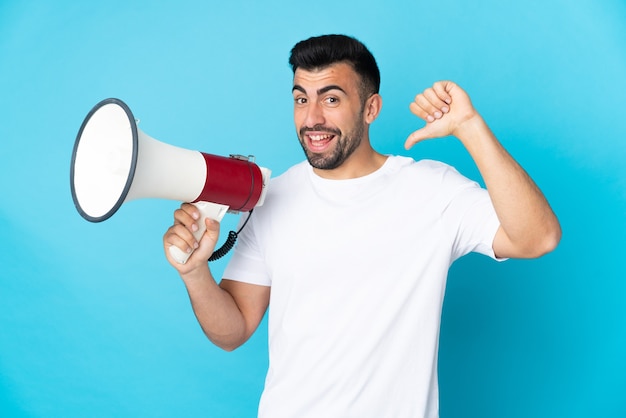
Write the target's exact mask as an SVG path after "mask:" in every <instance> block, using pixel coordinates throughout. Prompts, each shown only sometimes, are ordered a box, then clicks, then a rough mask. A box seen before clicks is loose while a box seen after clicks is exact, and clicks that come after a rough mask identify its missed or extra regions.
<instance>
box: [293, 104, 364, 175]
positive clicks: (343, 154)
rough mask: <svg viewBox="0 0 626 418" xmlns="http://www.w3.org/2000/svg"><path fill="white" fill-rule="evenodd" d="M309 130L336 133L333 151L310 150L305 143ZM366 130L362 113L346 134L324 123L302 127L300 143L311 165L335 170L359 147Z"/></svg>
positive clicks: (321, 168)
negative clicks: (317, 151) (323, 124)
mask: <svg viewBox="0 0 626 418" xmlns="http://www.w3.org/2000/svg"><path fill="white" fill-rule="evenodd" d="M308 131H324V132H328V133H331V134H333V135H335V138H334V141H336V144H335V147H334V148H333V149H332V150H331V151H328V152H326V153H323V154H321V153H316V152H312V151H310V150H309V149H308V148H307V147H306V145H305V143H306V138H305V136H306V133H307V132H308ZM364 131H365V124H364V123H363V115H362V114H361V115H359V118H358V120H357V121H356V124H355V126H354V129H352V130H351V131H350V132H348V133H347V134H346V135H344V134H343V133H342V132H341V130H339V129H335V128H328V127H324V126H322V125H316V126H313V127H311V128H308V127H303V128H300V132H299V134H300V135H299V139H300V145H301V146H302V149H303V150H304V154H305V155H306V158H307V160H308V161H309V164H311V166H313V167H314V168H317V169H320V170H333V169H335V168H338V167H340V166H341V165H342V164H343V163H344V162H345V161H346V160H347V159H348V158H349V157H350V156H351V155H352V154H353V153H354V151H355V150H356V149H357V148H358V147H359V145H360V144H361V140H362V139H363V132H364Z"/></svg>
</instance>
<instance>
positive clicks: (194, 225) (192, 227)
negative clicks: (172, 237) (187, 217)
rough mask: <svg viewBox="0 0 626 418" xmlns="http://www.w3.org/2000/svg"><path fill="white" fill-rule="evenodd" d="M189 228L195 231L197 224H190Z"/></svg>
mask: <svg viewBox="0 0 626 418" xmlns="http://www.w3.org/2000/svg"><path fill="white" fill-rule="evenodd" d="M191 230H192V231H193V232H196V231H197V230H198V225H196V224H193V225H191Z"/></svg>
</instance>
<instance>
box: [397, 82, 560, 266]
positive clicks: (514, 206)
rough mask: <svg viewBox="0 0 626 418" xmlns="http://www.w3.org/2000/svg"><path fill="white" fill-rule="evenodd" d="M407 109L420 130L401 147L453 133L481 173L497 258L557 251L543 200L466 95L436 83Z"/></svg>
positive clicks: (555, 228) (556, 233) (554, 222)
mask: <svg viewBox="0 0 626 418" xmlns="http://www.w3.org/2000/svg"><path fill="white" fill-rule="evenodd" d="M411 111H412V112H413V113H414V114H416V115H417V116H418V117H420V118H422V119H424V120H425V121H426V122H427V124H426V126H425V127H424V128H422V129H419V130H417V131H415V132H414V133H412V134H411V135H410V136H409V138H408V139H407V141H406V143H405V147H406V148H407V149H408V148H410V147H411V146H413V145H414V144H415V143H417V142H419V141H422V140H425V139H430V138H438V137H443V136H448V135H453V136H455V137H456V138H457V139H459V140H460V141H461V143H463V145H464V146H465V148H466V149H467V150H468V152H469V153H470V155H471V157H472V158H473V160H474V162H475V163H476V166H477V167H478V170H479V171H480V173H481V175H482V177H483V180H484V181H485V185H486V186H487V191H488V192H489V196H490V197H491V201H492V203H493V206H494V208H495V210H496V214H497V215H498V219H499V221H500V228H499V229H498V231H497V233H496V236H495V238H494V241H493V250H494V252H495V254H496V256H497V257H499V258H534V257H540V256H542V255H544V254H546V253H548V252H550V251H552V250H554V248H556V246H557V244H558V243H559V241H560V238H561V227H560V225H559V221H558V219H557V218H556V215H555V214H554V212H553V211H552V209H551V208H550V205H549V204H548V201H547V200H546V198H545V196H544V195H543V193H542V192H541V190H539V188H538V187H537V185H536V184H535V182H534V181H533V180H532V179H531V178H530V176H529V175H528V174H527V173H526V171H525V170H524V169H523V168H522V167H521V166H520V165H519V164H518V163H517V162H516V161H515V160H514V159H513V157H512V156H511V155H510V154H509V153H508V152H507V151H506V149H504V147H503V146H502V144H500V142H499V141H498V139H497V138H496V137H495V135H494V134H493V133H492V132H491V129H489V127H488V126H487V124H486V123H485V121H484V120H483V118H482V117H481V116H480V114H479V113H478V112H477V111H476V110H475V109H474V107H473V105H472V103H471V101H470V99H469V97H468V95H467V94H466V93H465V91H463V89H461V88H460V87H459V86H458V85H456V84H455V83H453V82H451V81H440V82H437V83H435V84H434V85H433V87H431V88H429V89H426V90H425V91H424V92H423V93H420V94H418V95H417V96H416V98H415V101H414V102H412V103H411Z"/></svg>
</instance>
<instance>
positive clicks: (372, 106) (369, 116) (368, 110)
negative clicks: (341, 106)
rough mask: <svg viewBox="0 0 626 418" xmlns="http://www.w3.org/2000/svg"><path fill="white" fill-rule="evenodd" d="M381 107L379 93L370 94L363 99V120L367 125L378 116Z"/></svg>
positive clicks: (381, 100) (381, 101)
mask: <svg viewBox="0 0 626 418" xmlns="http://www.w3.org/2000/svg"><path fill="white" fill-rule="evenodd" d="M382 107H383V98H382V97H381V96H380V94H378V93H375V94H372V95H371V96H370V97H369V99H367V100H366V101H365V107H364V110H363V111H364V113H365V122H366V123H367V124H368V125H369V124H371V123H372V122H374V120H375V119H376V118H377V117H378V115H379V114H380V110H381V109H382Z"/></svg>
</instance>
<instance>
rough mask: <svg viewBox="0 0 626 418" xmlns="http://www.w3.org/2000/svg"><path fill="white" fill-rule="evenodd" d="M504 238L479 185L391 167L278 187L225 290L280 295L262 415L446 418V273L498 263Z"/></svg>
mask: <svg viewBox="0 0 626 418" xmlns="http://www.w3.org/2000/svg"><path fill="white" fill-rule="evenodd" d="M498 226H499V222H498V219H497V217H496V214H495V211H494V209H493V206H492V204H491V201H490V199H489V196H488V194H487V191H486V190H484V189H482V188H480V187H479V185H478V184H476V183H475V182H472V181H470V180H468V179H467V178H465V177H463V176H461V175H460V174H459V173H458V172H457V171H456V170H455V169H453V168H452V167H450V166H448V165H445V164H443V163H440V162H435V161H431V160H422V161H419V162H415V161H414V160H413V159H411V158H407V157H399V156H392V157H389V158H388V159H387V161H386V162H385V164H384V165H383V166H382V167H381V168H380V169H379V170H377V171H376V172H374V173H372V174H370V175H367V176H365V177H361V178H356V179H351V180H327V179H323V178H321V177H319V176H317V175H316V174H315V173H314V172H313V170H312V168H311V166H310V165H309V164H308V163H307V162H303V163H300V164H298V165H296V166H294V167H292V168H291V169H289V170H288V171H287V172H285V173H284V174H282V175H281V176H278V177H277V178H275V179H272V180H271V181H270V184H269V189H268V195H267V197H266V200H265V203H264V205H263V206H261V207H258V208H256V209H255V210H254V212H253V214H252V215H251V218H250V221H249V223H248V225H247V226H246V227H245V228H244V229H243V231H242V233H241V234H240V236H239V239H238V244H237V246H236V249H235V251H234V253H233V257H232V259H231V261H230V263H229V265H228V266H227V268H226V270H225V272H224V277H225V278H228V279H231V280H237V281H243V282H247V283H253V284H258V285H265V286H271V296H270V306H269V314H268V315H269V317H268V321H269V322H268V326H269V355H270V363H269V370H268V373H267V377H266V382H265V389H264V391H263V395H262V397H261V402H260V406H259V416H260V417H268V418H280V417H288V418H294V417H298V418H305V417H315V418H319V417H324V418H334V417H337V418H347V417H359V418H364V417H376V418H384V417H393V418H401V417H420V418H422V417H437V416H438V409H439V403H438V384H437V350H438V343H439V327H440V319H441V309H442V304H443V297H444V290H445V283H446V278H447V274H448V269H449V267H450V265H451V264H452V262H453V261H454V260H455V259H457V258H459V257H460V256H462V255H464V254H467V253H469V252H471V251H475V252H479V253H482V254H485V255H488V256H490V257H492V258H495V256H494V254H493V250H492V242H493V238H494V236H495V233H496V230H497V228H498Z"/></svg>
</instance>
